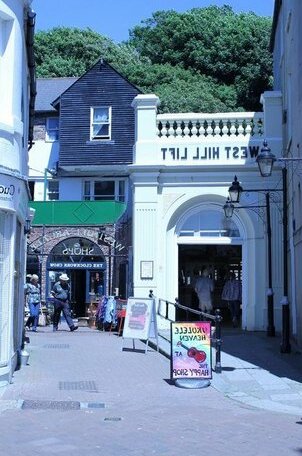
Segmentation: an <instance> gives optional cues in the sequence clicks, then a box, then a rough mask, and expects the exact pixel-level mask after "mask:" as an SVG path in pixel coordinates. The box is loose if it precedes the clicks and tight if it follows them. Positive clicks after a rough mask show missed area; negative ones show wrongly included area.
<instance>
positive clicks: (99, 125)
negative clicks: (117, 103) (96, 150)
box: [90, 106, 111, 140]
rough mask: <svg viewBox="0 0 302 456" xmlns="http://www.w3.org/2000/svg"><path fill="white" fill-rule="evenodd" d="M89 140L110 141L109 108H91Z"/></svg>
mask: <svg viewBox="0 0 302 456" xmlns="http://www.w3.org/2000/svg"><path fill="white" fill-rule="evenodd" d="M90 136H91V140H102V139H110V137H111V107H102V106H99V107H94V108H91V133H90Z"/></svg>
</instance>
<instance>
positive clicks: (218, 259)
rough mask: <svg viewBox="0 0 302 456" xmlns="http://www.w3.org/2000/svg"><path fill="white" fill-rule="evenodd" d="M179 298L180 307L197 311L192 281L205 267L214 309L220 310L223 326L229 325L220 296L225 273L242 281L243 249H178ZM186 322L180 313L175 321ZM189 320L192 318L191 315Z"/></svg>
mask: <svg viewBox="0 0 302 456" xmlns="http://www.w3.org/2000/svg"><path fill="white" fill-rule="evenodd" d="M178 265H179V275H178V277H179V280H178V284H179V285H178V298H179V303H180V304H182V305H184V306H187V307H190V308H192V309H198V298H197V295H196V293H195V291H194V280H196V278H197V277H198V275H200V274H201V271H202V270H203V268H204V267H206V268H207V269H208V271H209V273H210V275H211V277H212V278H213V281H214V292H213V308H214V309H217V308H220V309H221V312H222V316H223V321H224V323H228V322H229V321H230V315H229V311H228V309H227V303H226V301H222V299H221V294H222V289H223V285H224V283H225V280H226V276H227V274H228V272H234V273H235V274H236V277H238V278H239V279H240V280H241V276H242V248H241V245H221V244H219V245H216V244H210V245H207V244H201V245H196V244H189V245H188V244H186V245H179V246H178ZM183 318H186V316H185V315H184V313H183V312H182V311H179V312H178V315H177V319H178V320H181V319H183ZM190 319H193V320H194V319H196V318H194V316H193V314H191V316H190Z"/></svg>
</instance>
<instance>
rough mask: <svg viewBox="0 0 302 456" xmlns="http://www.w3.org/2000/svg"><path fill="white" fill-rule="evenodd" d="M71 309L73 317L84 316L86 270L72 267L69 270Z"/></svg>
mask: <svg viewBox="0 0 302 456" xmlns="http://www.w3.org/2000/svg"><path fill="white" fill-rule="evenodd" d="M70 286H71V293H70V295H71V303H70V304H71V309H72V313H73V315H74V316H75V317H85V316H86V271H85V269H74V270H71V271H70Z"/></svg>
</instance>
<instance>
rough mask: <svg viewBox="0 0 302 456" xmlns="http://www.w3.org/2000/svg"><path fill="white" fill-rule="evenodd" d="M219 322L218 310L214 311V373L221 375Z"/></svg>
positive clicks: (220, 318) (220, 317)
mask: <svg viewBox="0 0 302 456" xmlns="http://www.w3.org/2000/svg"><path fill="white" fill-rule="evenodd" d="M221 320H222V316H221V314H220V309H216V310H215V325H216V360H215V372H216V373H217V374H220V373H221Z"/></svg>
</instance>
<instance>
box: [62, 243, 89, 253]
mask: <svg viewBox="0 0 302 456" xmlns="http://www.w3.org/2000/svg"><path fill="white" fill-rule="evenodd" d="M93 252H94V247H81V246H80V244H79V243H75V244H74V245H73V246H72V247H66V248H64V249H63V250H62V255H69V256H70V255H93Z"/></svg>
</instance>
